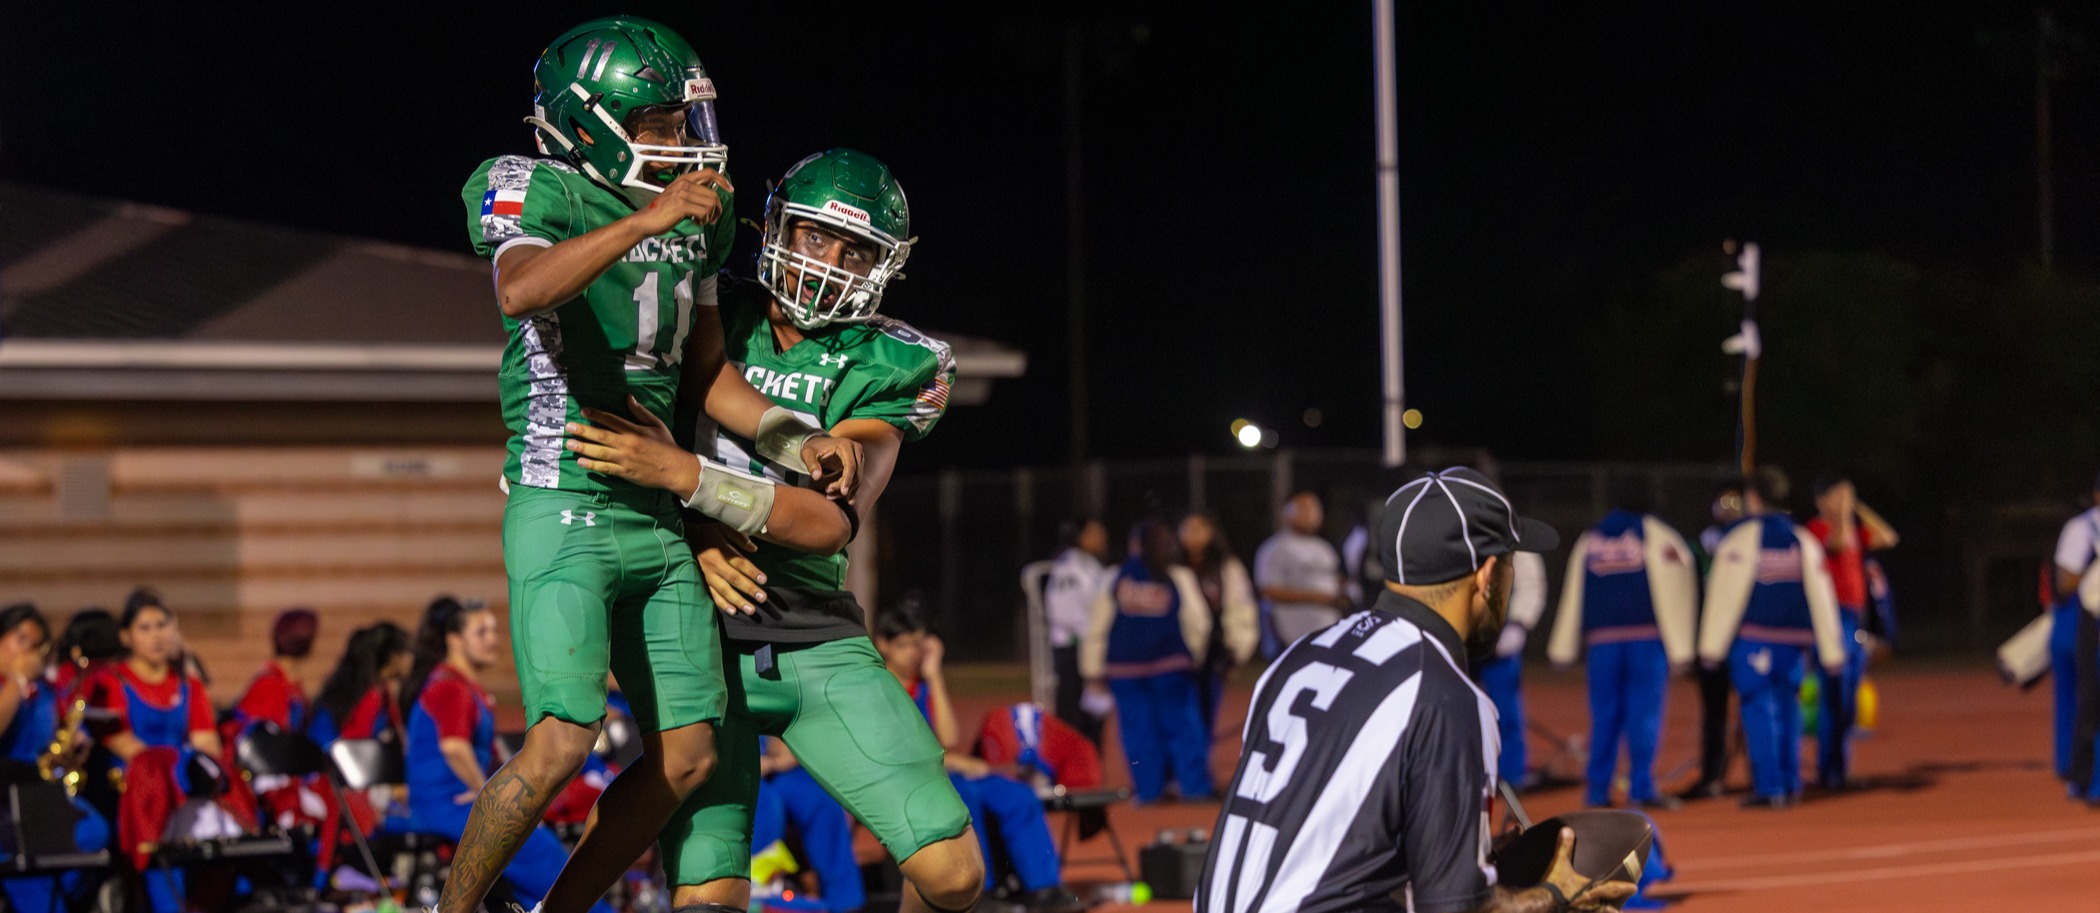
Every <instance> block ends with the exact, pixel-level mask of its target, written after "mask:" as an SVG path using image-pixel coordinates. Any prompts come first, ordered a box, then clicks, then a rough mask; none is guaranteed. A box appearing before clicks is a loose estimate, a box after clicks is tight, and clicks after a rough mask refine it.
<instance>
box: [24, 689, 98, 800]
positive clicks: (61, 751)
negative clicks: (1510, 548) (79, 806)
mask: <svg viewBox="0 0 2100 913" xmlns="http://www.w3.org/2000/svg"><path fill="white" fill-rule="evenodd" d="M86 718H87V698H86V697H75V698H73V703H72V704H70V705H68V706H67V707H66V716H65V719H63V720H60V721H59V724H58V731H57V732H56V733H53V734H52V736H51V744H50V745H47V746H45V747H44V753H43V754H41V755H38V756H37V759H36V772H37V773H38V774H41V775H42V776H43V778H44V780H45V781H46V782H53V783H59V784H61V785H63V786H65V788H66V795H67V796H77V795H79V793H80V780H81V772H80V771H78V770H66V769H65V768H64V767H63V766H62V765H63V764H64V763H65V758H66V756H67V755H69V754H72V753H73V746H74V744H75V743H76V742H78V741H79V740H80V723H81V721H82V720H84V719H86Z"/></svg>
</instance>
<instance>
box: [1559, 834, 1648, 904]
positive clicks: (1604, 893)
mask: <svg viewBox="0 0 2100 913" xmlns="http://www.w3.org/2000/svg"><path fill="white" fill-rule="evenodd" d="M1574 855H1575V829H1574V828H1570V827H1564V828H1561V829H1560V847H1559V848H1558V849H1556V850H1554V852H1553V865H1552V867H1551V868H1548V869H1547V870H1546V881H1547V882H1548V883H1549V884H1551V885H1553V886H1554V887H1555V888H1558V889H1559V890H1560V896H1562V897H1565V898H1567V899H1568V906H1567V909H1570V910H1581V911H1583V913H1591V911H1595V910H1616V909H1618V908H1619V905H1620V904H1622V903H1625V902H1626V898H1628V897H1632V896H1633V892H1634V891H1636V890H1638V889H1639V886H1638V885H1635V884H1634V883H1633V882H1631V881H1597V882H1592V881H1591V880H1590V878H1589V877H1588V876H1585V875H1583V874H1582V873H1581V872H1577V871H1575V864H1574V862H1573V861H1572V860H1573V858H1574Z"/></svg>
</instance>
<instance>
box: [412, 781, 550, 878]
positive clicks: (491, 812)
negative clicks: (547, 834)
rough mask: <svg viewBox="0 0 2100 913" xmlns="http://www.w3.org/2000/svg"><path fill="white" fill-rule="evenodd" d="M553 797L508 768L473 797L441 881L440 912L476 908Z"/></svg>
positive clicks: (522, 843)
mask: <svg viewBox="0 0 2100 913" xmlns="http://www.w3.org/2000/svg"><path fill="white" fill-rule="evenodd" d="M551 798H552V796H551V795H545V796H543V793H542V791H541V790H539V789H537V788H535V787H534V786H533V785H532V784H531V783H530V782H527V781H526V779H525V778H524V777H521V776H519V775H517V774H515V773H512V772H511V770H510V768H509V767H508V766H505V767H504V768H503V769H501V770H498V771H496V775H495V776H493V777H490V778H489V781H488V782H487V783H486V784H483V785H482V787H481V795H479V796H477V797H475V799H474V811H473V813H472V814H471V815H469V816H468V817H467V829H466V832H465V833H464V834H462V835H460V838H459V845H458V847H457V848H455V849H454V850H453V853H452V875H451V877H449V878H447V879H445V889H444V891H443V892H442V893H441V894H439V896H438V909H439V910H440V911H443V913H472V911H474V910H477V909H479V908H480V906H481V901H482V899H483V898H484V897H486V896H487V895H488V892H489V888H490V887H492V886H493V885H494V884H495V883H496V876H497V875H500V874H502V872H503V867H504V866H506V865H509V864H510V859H511V857H512V856H514V855H517V852H518V847H520V846H523V845H524V844H525V838H526V837H529V836H531V834H532V829H533V828H535V827H538V826H539V823H540V818H541V816H543V815H545V814H546V813H547V802H548V800H549V799H551Z"/></svg>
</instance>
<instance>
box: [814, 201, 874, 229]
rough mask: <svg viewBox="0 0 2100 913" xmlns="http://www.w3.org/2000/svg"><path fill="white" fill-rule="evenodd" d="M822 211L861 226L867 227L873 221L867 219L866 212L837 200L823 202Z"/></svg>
mask: <svg viewBox="0 0 2100 913" xmlns="http://www.w3.org/2000/svg"><path fill="white" fill-rule="evenodd" d="M824 211H825V212H828V213H831V214H832V215H835V216H844V217H846V218H848V219H852V220H853V221H855V222H859V223H861V224H862V225H868V224H872V223H873V222H874V220H873V219H870V218H868V211H867V210H865V209H860V208H858V207H854V206H848V205H846V204H844V203H841V202H839V201H837V200H825V201H824Z"/></svg>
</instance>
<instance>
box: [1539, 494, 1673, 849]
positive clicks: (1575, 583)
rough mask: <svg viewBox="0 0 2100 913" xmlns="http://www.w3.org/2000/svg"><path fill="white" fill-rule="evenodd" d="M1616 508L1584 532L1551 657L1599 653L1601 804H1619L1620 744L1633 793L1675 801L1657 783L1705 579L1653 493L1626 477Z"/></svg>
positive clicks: (1593, 745)
mask: <svg viewBox="0 0 2100 913" xmlns="http://www.w3.org/2000/svg"><path fill="white" fill-rule="evenodd" d="M1612 500H1613V501H1614V502H1615V505H1616V506H1615V508H1614V509H1613V510H1612V511H1611V512H1610V513H1607V514H1605V515H1604V519H1603V520H1601V521H1599V522H1598V523H1597V525H1596V526H1593V527H1591V528H1590V529H1588V530H1587V531H1585V532H1583V534H1582V535H1580V536H1577V537H1576V538H1575V544H1574V546H1573V547H1572V548H1570V549H1569V551H1568V572H1567V582H1566V583H1565V584H1564V585H1563V586H1562V587H1561V591H1560V612H1559V615H1558V617H1556V618H1555V619H1554V622H1553V641H1552V643H1550V644H1548V649H1547V651H1546V652H1547V656H1548V657H1550V658H1551V659H1552V660H1553V662H1554V663H1555V664H1556V665H1563V666H1565V665H1568V664H1571V663H1573V662H1575V659H1576V657H1577V655H1578V654H1579V653H1581V651H1582V650H1584V649H1587V650H1588V653H1589V694H1590V762H1589V770H1588V772H1587V780H1588V791H1587V792H1586V793H1585V794H1584V797H1583V801H1584V802H1585V803H1586V804H1588V805H1591V806H1608V805H1610V804H1611V787H1612V779H1613V775H1614V774H1615V773H1616V772H1617V770H1618V764H1619V746H1620V745H1621V744H1622V743H1623V744H1624V745H1625V746H1626V760H1627V767H1628V771H1627V781H1628V786H1627V795H1626V798H1627V801H1629V802H1631V803H1632V804H1634V805H1637V806H1640V807H1643V808H1650V809H1654V808H1674V807H1676V800H1675V799H1666V798H1665V797H1663V796H1662V795H1661V794H1659V793H1657V792H1656V789H1655V749H1656V746H1657V745H1658V744H1659V743H1660V742H1661V740H1662V720H1663V703H1664V701H1663V698H1664V694H1665V690H1666V689H1667V687H1668V685H1669V682H1670V674H1671V672H1672V671H1673V670H1677V669H1683V668H1684V667H1686V666H1688V665H1690V664H1691V662H1692V640H1693V636H1694V624H1695V622H1694V619H1695V617H1696V613H1697V611H1698V610H1697V608H1696V605H1697V603H1698V599H1699V582H1698V577H1697V573H1696V571H1695V570H1694V567H1693V563H1692V555H1691V547H1690V546H1688V545H1686V544H1685V542H1684V537H1682V536H1679V535H1678V534H1677V531H1676V530H1674V529H1671V528H1670V527H1669V525H1668V524H1666V523H1664V522H1662V521H1661V520H1658V519H1656V518H1655V517H1653V516H1651V515H1649V514H1648V513H1647V504H1646V497H1645V492H1642V491H1640V490H1638V489H1637V488H1635V487H1634V486H1631V485H1621V486H1620V490H1619V491H1618V492H1616V493H1615V496H1614V497H1613V499H1612Z"/></svg>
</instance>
